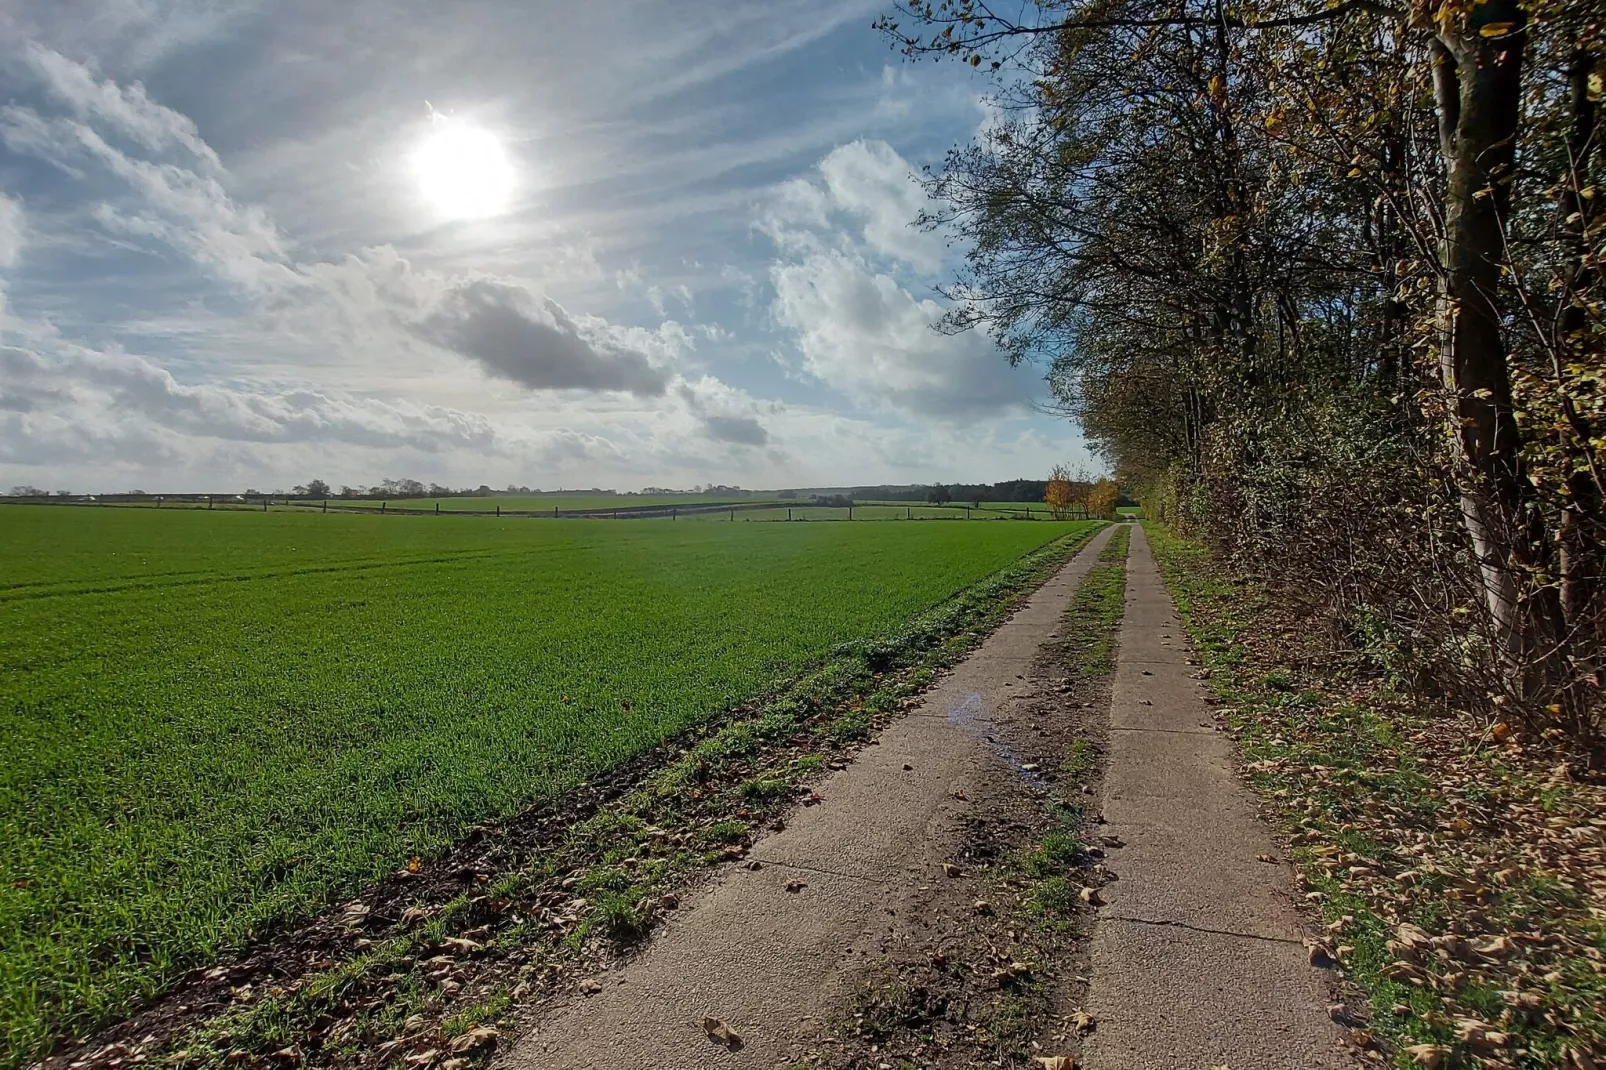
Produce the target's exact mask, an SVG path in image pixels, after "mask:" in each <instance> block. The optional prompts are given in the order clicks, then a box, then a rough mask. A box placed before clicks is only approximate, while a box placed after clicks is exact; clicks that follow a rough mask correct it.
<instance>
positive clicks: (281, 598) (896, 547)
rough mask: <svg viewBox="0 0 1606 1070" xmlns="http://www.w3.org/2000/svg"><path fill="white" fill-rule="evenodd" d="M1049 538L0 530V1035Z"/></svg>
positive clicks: (257, 517) (288, 526)
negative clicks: (1, 550) (0, 546)
mask: <svg viewBox="0 0 1606 1070" xmlns="http://www.w3.org/2000/svg"><path fill="white" fill-rule="evenodd" d="M738 515H739V516H740V515H741V514H738ZM1080 526H1081V525H1074V524H1049V523H1043V524H960V523H925V524H802V523H799V524H732V523H726V524H718V523H695V524H690V523H682V524H671V523H668V522H664V523H647V522H643V523H637V524H611V523H573V524H568V523H563V524H543V523H517V524H498V523H495V522H494V521H492V522H487V521H485V520H482V519H478V518H468V517H463V518H458V519H452V520H436V519H434V518H427V519H426V518H410V517H396V518H387V519H384V520H380V519H379V518H377V517H369V516H364V515H359V514H334V513H331V514H328V515H318V514H311V515H309V514H305V513H298V512H289V511H286V512H268V513H251V512H223V511H218V512H205V511H193V510H169V511H162V512H157V511H155V510H146V509H137V510H136V509H76V508H57V507H31V506H15V507H8V508H4V509H0V544H3V545H4V546H5V547H6V553H5V554H4V555H3V556H0V1033H3V1034H4V1035H5V1036H6V1037H7V1046H8V1047H9V1048H10V1049H11V1052H12V1056H13V1057H14V1058H15V1057H17V1053H19V1052H26V1051H28V1050H32V1049H33V1047H34V1046H35V1045H36V1044H37V1043H39V1041H40V1039H41V1038H42V1037H44V1036H47V1035H53V1034H59V1033H60V1032H61V1031H62V1030H64V1029H69V1028H77V1027H83V1026H88V1025H92V1024H94V1023H96V1022H99V1021H104V1020H105V1019H106V1018H108V1017H109V1016H112V1015H115V1014H116V1013H117V1012H118V1011H119V1010H120V1009H121V1008H123V1007H124V1006H126V1004H127V1002H128V1001H129V1000H130V999H131V998H133V997H135V996H137V995H139V994H140V993H142V992H152V991H156V990H159V989H160V988H161V987H162V986H163V985H164V983H166V981H167V980H169V979H170V978H171V977H173V976H174V975H175V974H176V973H178V972H180V971H181V970H183V969H184V968H186V967H187V966H188V965H191V964H193V963H195V962H198V961H204V960H206V959H208V958H209V957H212V956H214V955H215V954H217V953H219V952H220V951H223V950H225V949H227V948H229V947H231V946H236V945H238V944H239V943H240V942H241V941H242V940H243V939H244V938H245V934H246V933H247V932H248V931H249V930H251V929H252V928H253V927H254V926H259V925H261V924H262V923H264V922H268V921H272V920H274V919H279V918H284V917H287V916H293V915H296V914H299V913H303V912H305V911H306V910H308V909H310V908H312V907H314V906H315V905H316V904H318V903H320V902H323V901H326V900H327V899H328V898H329V897H330V896H332V895H337V894H340V893H341V892H343V891H347V890H350V889H352V888H355V887H358V886H361V885H362V884H364V883H366V882H367V881H370V880H372V879H374V878H376V877H378V876H380V875H382V874H384V873H386V872H389V871H391V870H393V869H395V868H396V867H397V866H398V865H400V864H401V863H402V862H404V861H405V860H406V859H407V858H408V857H410V856H411V855H413V854H414V853H424V852H428V851H429V850H431V849H433V848H436V847H439V846H440V845H442V844H444V843H447V842H450V841H451V840H452V839H453V838H454V837H455V836H456V835H458V834H459V833H460V832H461V831H462V830H463V829H464V828H465V827H466V826H468V825H471V824H473V823H477V822H480V821H483V820H486V819H488V818H491V817H497V816H505V815H507V814H510V813H513V812H516V811H518V810H520V809H522V808H523V807H524V806H526V805H528V804H529V803H530V802H531V801H533V800H535V799H537V798H539V797H543V796H546V795H549V794H551V793H553V792H557V791H560V790H562V789H564V788H566V787H568V786H570V785H573V784H575V783H576V782H578V781H579V780H581V779H584V778H585V777H587V776H589V775H591V774H593V773H594V772H596V771H597V770H600V769H604V768H607V767H609V766H612V765H614V764H617V763H618V762H621V761H623V760H625V759H627V758H629V757H631V756H633V755H635V754H638V753H640V752H641V751H642V750H643V749H644V748H647V747H649V746H651V745H652V744H653V743H654V742H655V741H657V740H659V739H662V738H664V737H666V736H670V735H673V734H675V733H677V732H679V731H681V730H683V729H685V728H686V727H688V726H689V725H692V724H694V723H696V722H698V721H699V720H701V719H703V718H706V717H708V716H709V715H710V714H712V713H714V712H716V711H718V710H721V709H724V708H727V707H729V706H730V705H732V704H734V703H736V702H739V701H741V700H743V699H745V698H748V697H751V696H752V695H754V694H755V693H757V692H759V691H761V690H763V689H764V688H765V687H766V686H767V685H769V684H770V683H772V682H773V681H774V680H776V679H777V678H778V677H784V676H787V675H790V674H792V673H794V672H796V671H798V670H799V669H800V668H802V667H803V666H806V665H808V664H810V663H811V662H814V661H817V660H818V659H819V658H820V657H822V656H823V655H824V654H825V653H826V652H827V651H829V650H830V649H831V648H832V647H833V646H835V645H836V644H838V643H841V642H843V641H845V640H849V639H853V638H858V637H863V636H867V635H871V634H874V633H877V632H880V631H882V630H885V629H887V628H890V627H892V626H894V625H896V624H898V623H899V622H901V621H903V620H905V619H907V618H908V617H910V616H911V615H913V614H915V613H917V612H919V611H921V610H923V609H925V608H927V607H929V606H931V605H933V604H935V603H937V602H939V601H941V600H942V599H944V598H946V597H948V596H949V595H951V594H953V593H954V592H956V591H957V590H959V589H960V588H962V587H964V586H967V585H968V584H970V583H972V582H974V581H976V580H977V579H979V578H981V577H982V576H984V575H987V574H988V573H991V572H993V571H995V570H997V569H998V568H1000V567H1003V566H1004V565H1006V564H1008V563H1009V562H1010V561H1012V560H1014V559H1016V558H1017V557H1019V556H1020V555H1021V554H1023V553H1025V552H1027V551H1029V550H1031V549H1033V548H1035V547H1037V546H1040V545H1042V544H1043V543H1045V542H1047V541H1048V540H1050V539H1052V538H1054V537H1056V536H1058V535H1061V534H1064V533H1066V532H1068V531H1072V530H1076V529H1077V528H1078V527H1080ZM3 1054H4V1052H0V1055H3Z"/></svg>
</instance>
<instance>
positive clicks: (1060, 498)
mask: <svg viewBox="0 0 1606 1070" xmlns="http://www.w3.org/2000/svg"><path fill="white" fill-rule="evenodd" d="M1043 501H1044V503H1045V504H1047V506H1048V512H1049V515H1050V516H1052V517H1053V518H1054V519H1055V520H1064V519H1066V518H1068V517H1069V516H1070V515H1071V472H1070V469H1068V468H1066V467H1065V466H1064V465H1063V464H1056V465H1055V466H1054V471H1053V472H1052V473H1050V475H1049V477H1048V484H1047V486H1045V487H1044V489H1043Z"/></svg>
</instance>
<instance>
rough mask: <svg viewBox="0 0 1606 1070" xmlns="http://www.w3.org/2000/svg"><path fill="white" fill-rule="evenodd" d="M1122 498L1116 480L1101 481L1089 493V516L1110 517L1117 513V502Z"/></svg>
mask: <svg viewBox="0 0 1606 1070" xmlns="http://www.w3.org/2000/svg"><path fill="white" fill-rule="evenodd" d="M1120 496H1121V488H1120V487H1118V486H1116V483H1115V480H1113V479H1101V480H1099V481H1098V482H1097V483H1095V484H1093V487H1092V489H1090V490H1089V491H1088V492H1087V515H1088V516H1110V515H1111V514H1113V513H1114V512H1115V501H1116V499H1117V498H1119V497H1120Z"/></svg>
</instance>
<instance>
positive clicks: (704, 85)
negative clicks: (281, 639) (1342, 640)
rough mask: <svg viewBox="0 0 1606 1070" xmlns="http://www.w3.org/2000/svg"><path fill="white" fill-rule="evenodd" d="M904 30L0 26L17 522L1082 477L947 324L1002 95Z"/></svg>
mask: <svg viewBox="0 0 1606 1070" xmlns="http://www.w3.org/2000/svg"><path fill="white" fill-rule="evenodd" d="M883 6H884V5H883V4H882V3H880V2H869V3H864V2H857V0H817V2H811V3H807V4H779V3H774V2H772V0H676V2H674V3H668V2H664V0H586V2H584V3H574V2H573V0H568V2H562V3H559V2H552V0H454V2H452V3H446V4H442V3H424V2H421V0H341V2H339V3H330V2H328V0H0V490H3V489H4V488H5V487H9V486H11V485H20V484H31V485H35V486H40V487H43V488H45V489H47V490H59V489H65V490H72V491H75V492H87V493H95V492H109V491H119V490H128V489H132V488H136V487H138V488H140V489H144V490H148V491H151V492H161V491H170V492H179V491H186V490H218V491H222V490H234V489H238V488H243V487H246V486H251V487H261V488H273V487H289V486H292V485H294V484H298V483H305V482H307V481H308V480H310V479H313V478H319V479H324V480H326V481H328V482H329V483H331V484H333V485H335V486H339V485H341V484H348V483H349V484H352V485H363V486H365V485H369V484H373V483H377V482H378V481H380V480H381V479H384V478H394V479H401V478H413V479H419V480H421V481H424V482H426V483H428V482H438V483H443V484H447V485H450V486H476V485H479V484H482V483H487V484H490V485H491V486H493V487H502V486H505V485H509V484H514V485H522V486H530V487H536V488H541V489H546V490H552V489H560V488H583V487H593V486H598V487H614V488H618V489H623V490H629V489H638V488H640V487H643V486H669V487H690V486H693V485H696V484H704V485H707V484H713V483H720V484H735V485H741V486H746V487H753V488H775V487H788V486H845V485H858V484H876V483H883V482H887V483H929V482H938V481H940V482H977V481H987V482H992V481H996V480H1001V479H1011V478H1018V477H1028V478H1043V477H1044V476H1045V475H1046V473H1047V471H1048V469H1049V468H1050V467H1051V466H1052V465H1054V464H1055V463H1058V462H1066V463H1070V464H1072V465H1080V464H1085V463H1088V456H1087V453H1086V450H1085V447H1084V446H1083V443H1082V440H1081V437H1080V435H1079V434H1078V432H1077V429H1076V428H1075V427H1074V425H1072V424H1070V423H1068V422H1067V421H1065V420H1064V419H1063V418H1060V417H1056V416H1052V415H1048V414H1045V413H1044V412H1042V411H1041V408H1040V406H1041V404H1042V403H1043V402H1044V401H1045V400H1046V390H1045V387H1044V383H1043V380H1042V369H1041V368H1034V367H1030V366H1023V367H1020V368H1011V367H1010V366H1009V364H1008V363H1007V361H1006V360H1005V359H1004V358H1003V357H1002V356H1001V355H1000V353H999V352H998V351H997V350H996V349H995V348H994V347H993V346H992V345H991V343H990V342H989V340H988V339H987V338H985V337H984V336H980V335H973V334H971V335H960V336H950V335H944V334H940V333H938V332H936V331H934V330H932V323H933V322H934V321H935V320H936V319H937V318H938V317H939V316H940V315H941V312H942V309H943V307H944V306H943V301H942V298H941V296H940V295H939V293H938V292H937V288H938V287H939V286H940V285H942V284H943V283H944V282H946V281H949V280H951V279H952V278H953V275H954V271H955V269H956V267H957V266H958V265H959V264H960V263H961V262H962V260H963V252H964V250H963V249H962V248H960V247H957V246H955V245H954V244H952V243H951V242H950V241H949V240H948V239H947V238H946V237H945V236H944V235H942V234H938V233H930V232H926V231H922V230H921V229H919V228H917V227H913V226H911V225H910V224H911V222H912V221H913V219H914V218H915V216H916V215H917V214H918V213H919V211H920V210H921V208H922V206H923V205H924V203H925V200H924V196H925V195H924V193H923V191H922V189H921V186H920V184H919V182H918V180H917V177H916V175H917V174H918V172H919V170H920V169H921V168H922V167H923V166H926V165H935V164H938V163H940V162H941V159H942V156H943V154H944V152H945V151H947V150H948V149H949V148H951V147H953V146H955V145H958V144H962V143H965V142H967V141H969V139H970V138H971V137H972V136H973V135H974V134H975V133H976V131H977V130H978V128H979V127H981V126H982V124H984V123H985V122H986V121H987V115H988V112H987V107H986V104H985V96H986V92H987V83H986V81H985V79H984V78H983V77H982V76H980V75H977V74H974V73H972V72H971V71H969V69H968V68H965V67H963V66H961V65H960V64H957V63H940V64H934V63H931V62H926V63H909V62H907V61H905V60H904V59H902V57H900V56H899V55H898V54H897V53H896V52H895V51H894V50H893V49H892V48H891V47H889V45H888V44H887V42H886V41H885V40H884V39H883V38H882V37H881V36H880V35H879V34H877V33H876V32H875V31H874V30H873V29H872V28H871V22H872V20H873V19H874V18H875V16H876V15H877V14H879V13H880V12H881V9H882V7H883Z"/></svg>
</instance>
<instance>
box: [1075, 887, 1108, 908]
mask: <svg viewBox="0 0 1606 1070" xmlns="http://www.w3.org/2000/svg"><path fill="white" fill-rule="evenodd" d="M1080 895H1081V897H1082V902H1084V903H1086V904H1087V905H1088V906H1090V907H1101V906H1103V905H1104V899H1103V897H1102V896H1100V895H1099V890H1098V889H1097V888H1092V887H1088V888H1083V889H1082V891H1081V892H1080Z"/></svg>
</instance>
